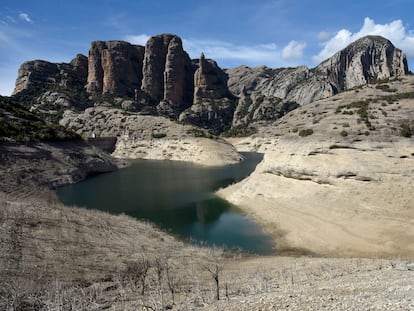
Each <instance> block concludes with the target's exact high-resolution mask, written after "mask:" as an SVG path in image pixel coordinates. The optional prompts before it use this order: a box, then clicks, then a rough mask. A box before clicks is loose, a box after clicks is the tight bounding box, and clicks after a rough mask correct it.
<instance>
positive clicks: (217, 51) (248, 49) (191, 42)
mask: <svg viewBox="0 0 414 311" xmlns="http://www.w3.org/2000/svg"><path fill="white" fill-rule="evenodd" d="M183 45H184V49H185V50H186V51H187V52H188V53H189V54H190V56H191V57H192V58H198V57H199V56H200V54H201V53H202V52H203V53H204V54H205V55H206V57H208V58H213V59H215V60H237V61H249V62H261V64H265V63H269V62H275V61H276V60H277V59H278V58H280V52H279V50H278V48H277V46H276V44H274V43H270V44H259V45H236V44H232V43H229V42H224V41H219V40H201V39H184V40H183Z"/></svg>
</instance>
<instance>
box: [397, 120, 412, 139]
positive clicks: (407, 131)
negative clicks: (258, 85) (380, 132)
mask: <svg viewBox="0 0 414 311" xmlns="http://www.w3.org/2000/svg"><path fill="white" fill-rule="evenodd" d="M413 134H414V125H410V124H409V123H408V122H406V123H401V124H400V135H401V136H403V137H411V136H413Z"/></svg>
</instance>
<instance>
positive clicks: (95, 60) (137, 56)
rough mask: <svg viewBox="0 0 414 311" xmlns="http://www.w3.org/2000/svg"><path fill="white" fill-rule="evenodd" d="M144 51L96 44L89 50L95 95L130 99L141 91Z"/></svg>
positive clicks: (113, 43) (120, 44)
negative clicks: (109, 95) (107, 94)
mask: <svg viewBox="0 0 414 311" xmlns="http://www.w3.org/2000/svg"><path fill="white" fill-rule="evenodd" d="M143 57H144V47H142V46H139V45H132V44H130V43H128V42H123V41H106V42H104V41H95V42H92V45H91V48H90V50H89V61H88V83H87V85H86V89H87V91H88V92H89V93H92V94H96V93H97V94H104V93H109V94H113V95H120V96H129V97H132V96H133V95H134V94H135V90H136V89H138V90H139V89H140V88H141V80H142V61H143Z"/></svg>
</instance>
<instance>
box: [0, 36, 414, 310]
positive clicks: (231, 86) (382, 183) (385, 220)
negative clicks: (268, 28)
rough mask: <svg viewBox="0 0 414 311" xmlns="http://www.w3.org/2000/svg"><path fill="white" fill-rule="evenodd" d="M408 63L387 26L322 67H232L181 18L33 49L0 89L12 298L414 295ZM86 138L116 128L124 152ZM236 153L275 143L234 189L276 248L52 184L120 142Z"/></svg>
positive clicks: (3, 292) (173, 155) (135, 154)
mask: <svg viewBox="0 0 414 311" xmlns="http://www.w3.org/2000/svg"><path fill="white" fill-rule="evenodd" d="M407 74H408V68H407V63H406V59H405V56H404V54H403V53H402V51H401V50H399V49H397V48H395V47H394V46H393V45H392V43H391V42H389V41H388V40H386V39H384V38H381V37H372V36H369V37H365V38H362V39H360V40H358V41H356V42H354V43H352V44H351V45H350V46H348V47H347V48H346V49H344V50H342V51H338V53H337V54H335V55H334V56H333V57H332V58H330V59H328V60H326V61H324V62H322V63H321V64H320V65H318V66H317V67H315V68H312V69H309V68H306V67H303V66H302V67H297V68H279V69H272V68H267V67H258V68H248V67H245V66H242V67H239V68H233V69H228V70H222V69H221V68H220V67H219V66H218V65H217V63H216V62H215V61H214V60H211V59H207V58H206V57H205V56H204V55H201V57H200V59H196V60H191V59H189V57H188V55H187V53H186V52H185V51H184V50H183V48H182V43H181V39H180V38H179V37H177V36H175V35H169V34H164V35H158V36H154V37H152V38H150V40H148V42H147V44H146V46H145V47H144V46H136V45H132V44H129V43H127V42H123V41H95V42H93V43H92V44H91V49H90V51H89V55H88V57H86V56H83V55H77V56H76V57H75V58H74V59H73V60H72V61H71V62H70V63H68V64H65V63H62V64H54V63H50V62H47V61H40V60H35V61H29V62H27V63H25V64H23V65H22V66H21V68H20V70H19V76H18V79H17V82H16V88H15V93H14V95H13V96H12V97H11V98H3V97H2V98H0V121H1V123H0V139H1V142H0V185H1V186H0V309H5V310H57V309H59V310H60V309H63V310H72V309H76V310H103V309H109V310H170V309H171V310H274V309H282V310H283V309H290V310H304V309H314V310H321V309H338V310H354V309H363V310H365V309H369V310H371V309H372V310H395V309H402V310H411V309H413V308H414V305H413V300H412V297H413V296H414V284H413V278H412V272H413V269H414V267H413V263H412V262H413V259H414V242H413V241H414V231H413V230H414V229H413V228H414V201H413V196H412V189H413V187H414V184H413V183H414V138H412V135H413V133H414V96H413V94H414V77H413V76H412V75H407ZM75 133H76V134H75ZM218 134H220V135H224V134H227V135H230V136H237V135H243V136H248V137H243V138H234V137H230V138H226V140H224V139H223V138H220V137H219V136H216V135H218ZM80 136H83V137H94V136H98V137H104V138H111V139H115V140H116V141H117V143H116V146H115V150H114V152H113V154H112V156H111V155H108V154H107V153H105V152H103V151H102V150H99V149H97V148H94V147H92V146H91V145H90V144H89V143H88V142H87V141H83V140H80V139H79V137H80ZM238 151H255V152H260V153H263V154H264V159H263V161H262V162H261V163H260V164H259V165H258V166H257V168H256V170H255V171H254V172H253V173H252V174H251V176H249V177H248V178H246V179H245V180H243V181H241V182H240V183H237V184H233V185H231V186H230V187H228V188H226V189H221V190H220V191H218V194H219V195H220V196H222V197H224V198H225V199H227V200H228V201H230V202H231V203H233V204H235V205H237V206H238V207H240V208H241V209H243V211H245V213H246V214H247V215H248V216H251V217H253V218H255V219H256V220H257V221H258V222H259V223H260V224H262V225H263V227H264V229H265V230H266V232H268V233H269V234H271V235H272V236H273V237H274V239H275V248H276V250H277V251H278V256H270V257H256V256H253V255H246V254H238V253H231V254H228V253H224V252H223V251H222V250H220V249H207V248H202V247H198V246H194V245H189V244H187V243H183V242H182V241H179V240H178V239H176V238H175V237H172V236H171V235H170V234H168V233H166V232H162V231H161V230H159V229H157V228H155V227H154V226H152V225H151V224H147V223H143V222H141V221H138V220H136V219H131V218H129V217H126V216H124V215H118V216H115V215H109V214H106V213H103V212H99V211H91V210H86V209H82V208H68V207H65V206H62V205H61V204H60V203H58V202H57V198H56V195H55V193H54V189H56V188H57V187H60V186H62V185H65V184H69V183H75V182H79V181H81V180H84V179H85V178H88V177H90V176H93V175H95V174H100V173H105V172H110V171H113V170H115V169H118V168H120V167H122V166H124V165H127V163H126V161H124V160H119V159H118V160H117V159H115V158H114V157H113V156H115V157H118V158H122V159H125V158H131V159H134V158H146V159H169V160H184V161H191V162H196V163H198V164H202V165H212V166H215V165H225V164H228V163H234V162H237V161H241V160H242V157H241V156H240V154H239V153H238ZM242 229H243V228H240V230H242ZM285 256H286V257H285ZM290 256H293V257H290ZM218 296H219V297H218Z"/></svg>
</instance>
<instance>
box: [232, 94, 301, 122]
mask: <svg viewBox="0 0 414 311" xmlns="http://www.w3.org/2000/svg"><path fill="white" fill-rule="evenodd" d="M298 107H299V104H298V103H296V102H294V101H283V100H282V99H280V98H278V97H274V96H264V95H262V94H260V93H255V92H254V93H252V94H249V93H248V92H247V90H246V88H243V89H242V91H241V93H240V95H239V100H238V104H237V107H236V110H235V112H234V116H233V122H232V127H241V126H246V125H248V124H250V123H252V122H256V121H260V120H276V119H280V118H281V117H283V116H284V115H285V114H286V113H288V112H290V111H292V110H294V109H296V108H298Z"/></svg>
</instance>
